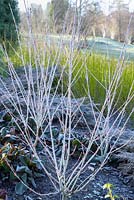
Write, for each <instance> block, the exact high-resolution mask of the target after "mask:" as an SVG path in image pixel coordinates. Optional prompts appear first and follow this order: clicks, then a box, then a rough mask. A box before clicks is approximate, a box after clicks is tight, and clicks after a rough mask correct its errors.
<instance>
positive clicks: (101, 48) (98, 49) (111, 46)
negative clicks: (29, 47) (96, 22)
mask: <svg viewBox="0 0 134 200" xmlns="http://www.w3.org/2000/svg"><path fill="white" fill-rule="evenodd" d="M61 38H62V40H63V41H64V44H68V43H69V41H70V39H71V36H69V35H60V36H58V35H49V36H47V37H46V39H47V40H48V42H49V43H54V42H56V43H59V42H60V41H61ZM38 39H39V40H41V36H40V38H38ZM87 42H88V46H87V48H86V49H83V51H85V50H86V51H87V50H89V51H90V52H94V53H97V54H103V55H106V56H108V57H109V58H116V59H118V58H119V56H120V54H121V52H122V49H123V46H124V44H123V43H121V42H118V41H116V40H112V39H109V38H101V37H96V38H95V39H93V38H88V39H87ZM125 56H126V60H129V61H134V45H131V44H130V45H126V54H125Z"/></svg>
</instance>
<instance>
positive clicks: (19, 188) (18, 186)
mask: <svg viewBox="0 0 134 200" xmlns="http://www.w3.org/2000/svg"><path fill="white" fill-rule="evenodd" d="M21 178H22V181H23V182H24V183H27V174H26V173H25V174H24V175H23V176H22V177H21ZM26 190H27V187H26V186H25V185H24V184H23V183H22V182H19V183H17V184H16V186H15V192H16V194H18V195H23V194H24V192H26Z"/></svg>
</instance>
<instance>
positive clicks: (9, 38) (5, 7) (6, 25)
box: [0, 0, 20, 44]
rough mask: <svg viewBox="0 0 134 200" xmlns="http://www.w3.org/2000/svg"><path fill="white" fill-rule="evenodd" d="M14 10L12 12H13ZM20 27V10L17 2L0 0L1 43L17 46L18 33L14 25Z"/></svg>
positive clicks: (15, 0)
mask: <svg viewBox="0 0 134 200" xmlns="http://www.w3.org/2000/svg"><path fill="white" fill-rule="evenodd" d="M11 10H12V12H11ZM12 13H13V16H14V18H15V22H16V24H17V25H19V22H20V18H19V9H18V1H17V0H0V42H1V43H2V42H5V43H6V44H8V42H11V43H12V44H16V41H17V32H16V27H15V23H14V19H13V16H12Z"/></svg>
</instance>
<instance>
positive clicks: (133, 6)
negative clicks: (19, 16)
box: [18, 0, 134, 14]
mask: <svg viewBox="0 0 134 200" xmlns="http://www.w3.org/2000/svg"><path fill="white" fill-rule="evenodd" d="M18 1H19V8H20V10H21V11H24V10H25V6H24V0H18ZM48 1H50V0H25V2H26V4H27V5H30V4H31V3H36V4H41V5H42V8H43V9H45V8H46V5H47V2H48ZM112 1H113V0H103V2H104V3H103V10H104V12H105V13H106V14H107V12H108V6H109V2H112ZM124 2H126V3H128V2H129V3H130V11H132V10H134V0H124Z"/></svg>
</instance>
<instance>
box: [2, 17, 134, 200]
mask: <svg viewBox="0 0 134 200" xmlns="http://www.w3.org/2000/svg"><path fill="white" fill-rule="evenodd" d="M27 23H28V27H29V33H28V41H27V43H26V50H24V48H23V44H22V41H21V39H20V37H19V33H18V43H19V46H18V51H16V50H14V54H15V56H13V57H16V60H17V62H18V60H20V65H21V66H22V67H23V72H24V76H23V79H22V77H21V76H19V74H18V73H17V71H16V68H15V64H14V62H15V61H14V60H13V57H12V58H10V57H9V56H8V53H7V52H6V49H5V50H3V53H4V57H5V59H6V63H7V65H8V75H9V78H10V87H11V88H12V90H10V87H9V85H6V83H5V80H4V79H2V78H1V79H0V80H1V84H2V85H3V88H4V89H3V88H2V89H0V90H1V93H2V95H3V98H1V103H2V104H3V105H4V107H5V108H6V109H7V111H8V112H9V113H10V115H11V117H12V120H13V122H14V123H15V126H16V127H17V129H18V131H19V135H18V136H19V137H20V138H21V141H23V142H24V144H25V145H26V146H27V148H28V149H30V152H32V154H33V155H34V157H35V158H36V160H37V161H38V163H39V164H40V166H41V168H42V173H43V174H44V178H46V177H47V178H48V181H49V182H50V183H51V185H52V186H53V191H52V192H50V193H49V192H47V191H46V193H44V192H43V189H42V192H39V191H37V190H36V189H33V188H30V187H29V186H28V185H26V184H25V182H24V181H23V180H22V179H21V178H20V177H18V179H19V181H21V182H22V183H23V184H24V185H25V186H26V187H27V188H28V189H29V190H31V191H32V192H34V193H35V194H37V195H40V196H44V197H45V196H48V195H57V194H59V195H60V196H61V199H62V200H65V199H67V198H69V197H70V196H72V195H74V194H75V193H77V192H79V191H81V190H83V189H84V188H85V187H86V186H89V183H90V182H91V181H92V180H93V178H94V177H95V176H96V174H97V173H99V171H100V170H101V169H102V168H103V166H104V165H105V164H106V162H107V161H108V159H109V157H110V156H111V154H112V153H113V152H114V151H116V150H117V148H116V144H117V142H118V140H119V138H120V137H121V136H122V135H123V134H124V130H125V127H126V125H127V122H128V121H129V119H130V117H131V115H132V113H133V111H134V109H133V108H132V109H131V110H130V112H129V114H128V116H127V118H126V119H125V121H123V120H124V115H125V112H126V109H127V106H128V105H129V103H130V102H131V101H132V100H133V98H134V91H133V83H132V84H131V85H130V87H129V90H128V92H127V96H126V97H125V100H124V102H122V103H121V105H120V106H119V107H118V109H116V110H115V108H116V105H117V103H118V101H119V98H120V93H119V91H118V90H119V88H120V87H121V84H122V77H123V76H124V73H125V70H126V68H127V67H126V64H125V62H124V54H125V46H124V48H123V49H122V53H121V56H120V58H119V60H118V62H117V63H116V62H115V61H114V62H113V63H110V62H108V61H107V59H105V58H102V57H99V56H96V55H92V56H90V55H89V54H88V52H85V53H84V52H77V50H76V49H75V46H76V45H75V37H76V35H75V31H74V30H75V28H76V27H75V26H74V27H73V32H72V36H71V39H70V41H69V45H68V46H67V47H66V46H64V43H63V40H62V38H61V41H60V43H59V44H58V46H57V48H55V50H54V53H53V47H46V45H42V47H38V45H37V42H36V39H35V38H34V35H33V34H32V31H31V29H30V27H31V26H30V19H29V18H28V19H27ZM74 24H75V23H74ZM18 52H19V53H18ZM25 52H26V54H25ZM103 64H105V66H104V65H103ZM112 64H114V66H113V65H112ZM105 67H106V68H105ZM57 72H58V79H57V82H56V84H55V85H53V83H54V81H55V77H56V75H57ZM80 83H81V84H80ZM92 84H93V85H92ZM59 88H60V89H59ZM100 88H102V91H103V92H100V91H99V90H100ZM82 90H83V91H84V94H86V97H87V98H86V101H87V100H88V102H90V108H91V112H92V114H93V118H94V121H95V125H94V127H93V128H92V129H91V128H90V127H89V126H88V121H86V119H85V118H84V113H82V110H81V106H82V105H83V104H84V98H83V100H82V101H81V102H80V103H78V101H77V98H76V97H77V96H79V95H76V94H77V93H79V92H81V91H82ZM59 91H60V93H59ZM75 91H76V93H75ZM82 94H83V93H82ZM93 94H96V95H98V102H99V98H101V94H103V95H102V96H103V101H102V105H101V107H97V106H96V105H95V104H94V98H93ZM82 96H84V95H82ZM57 97H60V101H59V102H58V104H56V105H55V100H56V99H57ZM5 100H6V101H5ZM72 101H73V102H75V105H76V106H75V107H74V104H73V103H72ZM7 102H8V103H7ZM54 105H55V106H54ZM88 105H89V104H88ZM12 109H13V110H14V111H12ZM59 109H60V110H61V115H59V112H58V111H59ZM96 110H97V111H98V113H99V114H98V115H97V116H96ZM77 111H79V113H81V115H80V116H79V118H78V120H77V121H76V122H75V124H74V123H73V119H74V117H75V114H76V113H77ZM55 115H56V117H57V118H58V122H57V123H58V126H59V127H60V129H61V130H62V134H59V140H58V141H59V142H58V144H57V142H56V141H55V135H54V132H53V121H54V120H55ZM113 115H114V116H115V118H114V121H112V122H111V121H110V120H111V118H112V117H113ZM81 119H83V120H84V121H85V124H86V125H85V128H86V129H87V131H88V132H89V133H90V134H89V135H88V138H87V140H86V142H87V143H86V146H85V148H84V146H83V145H82V148H83V149H84V150H83V152H82V154H81V155H79V156H78V157H77V159H76V160H75V162H74V164H73V166H72V162H71V155H72V151H71V144H72V142H71V141H72V138H74V135H73V134H74V130H75V127H76V126H77V124H78V122H79V120H81ZM29 120H32V123H33V124H34V125H32V126H31V124H30V123H29ZM122 121H123V125H122V126H120V125H121V124H122ZM48 132H49V142H48V140H46V139H45V137H46V135H47V134H48ZM113 138H114V140H113ZM76 140H77V141H79V140H78V139H77V138H76ZM127 142H128V141H127ZM79 143H80V144H81V141H79ZM94 144H97V147H96V150H95V151H92V147H93V146H94ZM38 145H40V148H41V153H40V152H39V150H38ZM57 145H60V154H57ZM124 145H125V144H124ZM98 153H99V154H98ZM42 155H43V157H42ZM43 158H45V160H46V162H43V161H42V159H43ZM94 160H99V162H100V164H99V165H98V166H97V167H96V169H95V170H93V171H92V170H89V168H90V164H91V162H93V161H94ZM6 161H7V162H8V160H6ZM9 166H10V163H9ZM11 170H12V171H13V172H14V169H13V168H12V166H11ZM86 171H87V172H88V173H86ZM83 173H86V174H87V177H86V178H85V179H84V180H83V179H81V176H82V174H83ZM15 176H16V177H17V174H15ZM48 181H47V182H48Z"/></svg>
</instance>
